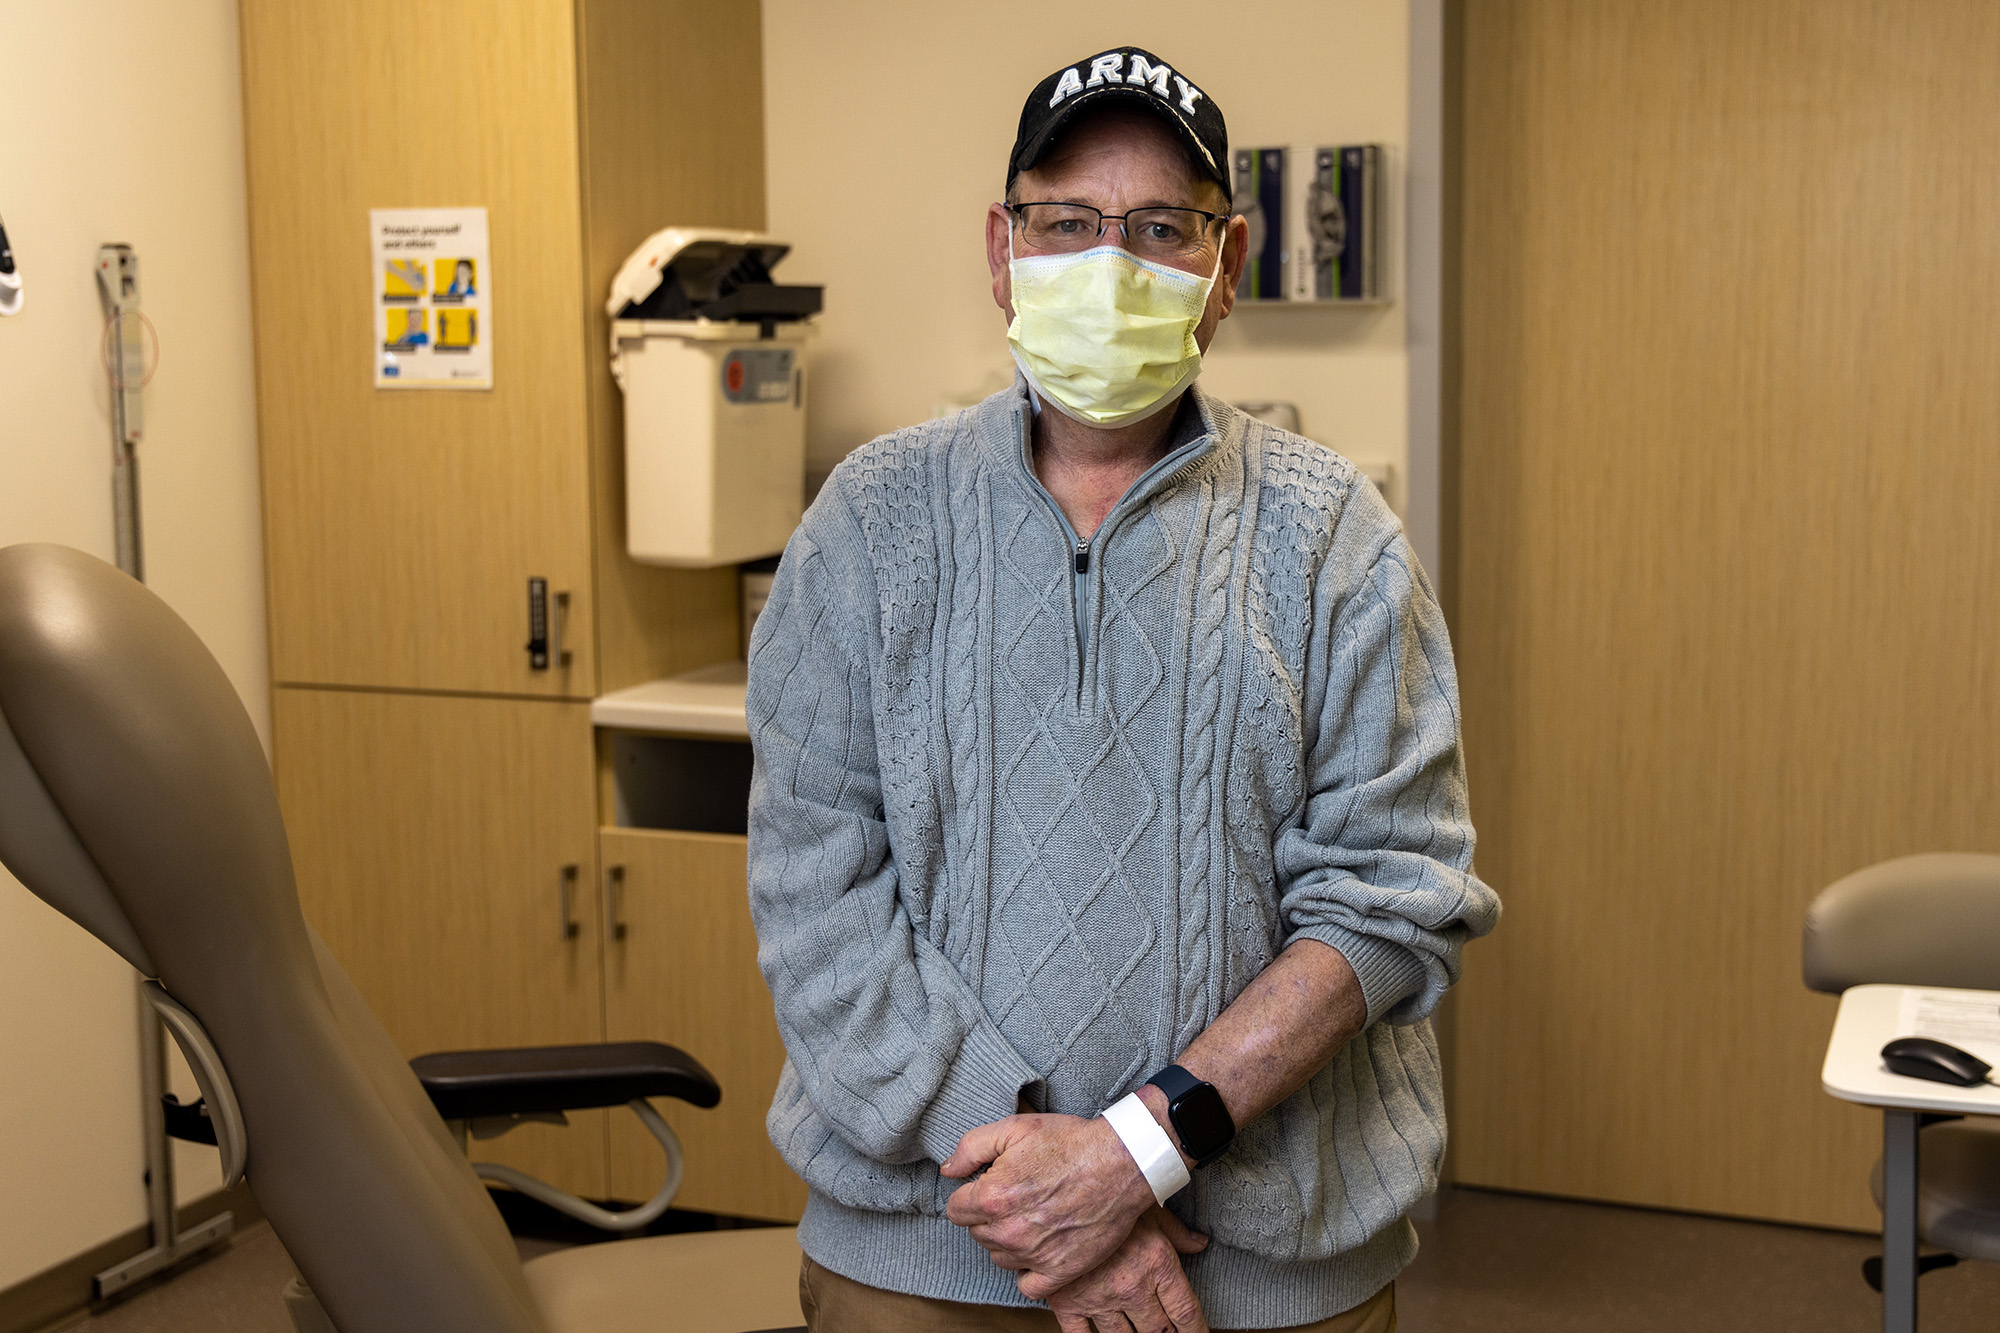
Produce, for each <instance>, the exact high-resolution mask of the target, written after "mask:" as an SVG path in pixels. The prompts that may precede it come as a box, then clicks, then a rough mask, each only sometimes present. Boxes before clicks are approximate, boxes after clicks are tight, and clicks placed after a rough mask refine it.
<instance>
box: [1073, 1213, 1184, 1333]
mask: <svg viewBox="0 0 2000 1333" xmlns="http://www.w3.org/2000/svg"><path fill="white" fill-rule="evenodd" d="M1207 1248H1208V1237H1206V1236H1202V1235H1197V1234H1196V1233H1195V1232H1192V1231H1189V1230H1188V1229H1187V1228H1186V1227H1185V1226H1183V1225H1182V1224H1181V1220H1180V1219H1179V1218H1178V1217H1175V1216H1174V1215H1173V1214H1172V1213H1170V1212H1168V1211H1167V1210H1166V1209H1164V1208H1160V1207H1157V1206H1156V1207H1153V1208H1150V1209H1148V1210H1147V1211H1146V1212H1145V1213H1144V1214H1142V1215H1141V1216H1140V1218H1139V1221H1138V1224H1137V1225H1135V1226H1134V1227H1133V1228H1132V1234H1131V1235H1130V1236H1128V1237H1126V1239H1125V1243H1124V1244H1123V1245H1120V1246H1119V1247H1118V1248H1117V1249H1116V1250H1113V1251H1112V1252H1111V1257H1110V1258H1109V1259H1106V1260H1105V1261H1104V1262H1103V1263H1101V1264H1099V1265H1098V1266H1097V1267H1096V1268H1093V1269H1092V1270H1090V1271H1089V1272H1088V1273H1085V1274H1084V1275H1083V1276H1082V1277H1080V1278H1078V1279H1077V1280H1076V1281H1074V1282H1072V1283H1070V1284H1069V1285H1068V1286H1066V1287H1063V1288H1061V1289H1059V1290H1057V1291H1053V1292H1051V1293H1049V1295H1048V1298H1047V1300H1048V1306H1049V1310H1050V1311H1051V1312H1052V1313H1053V1314H1054V1315H1055V1317H1056V1322H1057V1323H1058V1324H1060V1325H1062V1330H1063V1333H1128V1330H1129V1331H1130V1333H1208V1320H1207V1319H1206V1318H1204V1317H1203V1315H1202V1312H1201V1302H1200V1301H1198V1300H1196V1299H1195V1295H1194V1288H1193V1287H1191V1286H1189V1285H1188V1280H1187V1274H1186V1273H1185V1272H1184V1271H1183V1270H1182V1269H1181V1258H1180V1257H1181V1255H1183V1254H1200V1253H1201V1252H1202V1251H1203V1250H1205V1249H1207Z"/></svg>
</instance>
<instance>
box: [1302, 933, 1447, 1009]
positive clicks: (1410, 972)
mask: <svg viewBox="0 0 2000 1333" xmlns="http://www.w3.org/2000/svg"><path fill="white" fill-rule="evenodd" d="M1292 939H1294V940H1297V939H1308V940H1318V941H1319V942H1320V943H1321V944H1324V945H1326V946H1327V947H1329V948H1332V949H1338V950H1339V951H1340V954H1341V956H1342V957H1344V958H1345V959H1347V965H1348V966H1349V967H1351V968H1353V969H1354V976H1355V979H1356V980H1358V981H1359V982H1360V983H1361V998H1362V999H1363V1000H1364V1001H1366V1002H1367V1005H1368V1021H1369V1023H1371V1024H1373V1023H1378V1022H1380V1021H1381V1020H1382V1018H1383V1017H1384V1016H1385V1015H1387V1014H1388V1013H1389V1011H1390V1010H1392V1009H1394V1008H1395V1007H1396V1006H1397V1005H1399V1004H1401V1003H1402V1002H1403V1001H1405V1000H1407V999H1409V998H1410V997H1411V996H1412V995H1415V994H1417V993H1418V992H1420V991H1421V990H1423V989H1424V983H1425V982H1426V981H1427V980H1428V977H1427V975H1426V973H1425V971H1424V964H1423V960H1422V959H1421V958H1419V957H1418V956H1417V954H1416V952H1415V951H1414V950H1411V949H1407V948H1405V947H1404V946H1402V945H1400V944H1397V943H1396V942H1395V941H1394V940H1385V939H1383V938H1382V937H1381V936H1379V935H1363V934H1360V933H1359V932H1357V931H1352V930H1349V929H1348V928H1347V927H1345V926H1338V925H1335V924H1333V923H1332V922H1330V921H1329V922H1322V923H1321V924H1319V925H1313V926H1302V927H1300V928H1299V929H1298V930H1296V931H1294V932H1293V933H1292ZM1290 942H1291V941H1289V940H1288V941H1286V943H1288V944H1289V943H1290Z"/></svg>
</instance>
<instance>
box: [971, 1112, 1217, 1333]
mask: <svg viewBox="0 0 2000 1333" xmlns="http://www.w3.org/2000/svg"><path fill="white" fill-rule="evenodd" d="M982 1167H983V1168H985V1170H984V1173H983V1174H981V1175H980V1176H979V1178H978V1179H976V1180H974V1181H972V1182H971V1183H969V1184H967V1185H964V1186H961V1187H960V1188H959V1189H958V1191H957V1192H956V1193H954V1194H953V1195H952V1196H951V1199H950V1200H949V1202H947V1203H946V1205H945V1216H946V1217H947V1218H949V1219H950V1220H951V1221H952V1222H954V1223H956V1224H958V1225H959V1226H962V1227H965V1228H966V1229H967V1230H968V1231H969V1232H970V1233H971V1235H972V1238H973V1239H974V1240H976V1241H978V1242H979V1244H980V1245H981V1246H983V1247H984V1248H985V1249H986V1251H987V1253H988V1254H990V1255H991V1256H992V1258H993V1262H994V1263H996V1264H998V1265H999V1266H1000V1267H1002V1268H1004V1269H1007V1270H1008V1271H1009V1272H1013V1273H1018V1274H1019V1275H1020V1276H1019V1277H1018V1278H1016V1279H1015V1285H1016V1286H1018V1287H1019V1288H1020V1290H1021V1294H1022V1295H1024V1296H1026V1297H1028V1298H1029V1299H1030V1300H1039V1301H1046V1302H1047V1303H1048V1306H1049V1309H1050V1310H1051V1311H1053V1312H1054V1313H1055V1315H1056V1318H1057V1320H1058V1322H1059V1323H1060V1324H1061V1325H1062V1327H1063V1329H1064V1330H1065V1333H1089V1330H1090V1329H1091V1327H1092V1325H1093V1322H1095V1323H1096V1326H1097V1327H1099V1328H1120V1329H1122V1328H1124V1327H1125V1325H1124V1324H1123V1323H1122V1322H1116V1321H1117V1320H1119V1319H1120V1317H1122V1318H1123V1319H1126V1320H1130V1322H1131V1326H1132V1327H1133V1328H1135V1329H1138V1330H1140V1333H1154V1331H1155V1330H1169V1329H1172V1330H1183V1331H1185V1330H1194V1331H1196V1333H1206V1330H1207V1324H1206V1323H1204V1322H1203V1321H1202V1316H1201V1306H1200V1304H1199V1303H1198V1302H1197V1301H1196V1300H1195V1297H1194V1292H1193V1289H1192V1288H1191V1287H1189V1285H1188V1281H1187V1276H1186V1274H1185V1273H1183V1272H1182V1270H1181V1264H1180V1257H1179V1256H1180V1255H1182V1254H1195V1253H1198V1252H1200V1251H1201V1250H1202V1249H1203V1248H1205V1247H1206V1246H1207V1244H1208V1241H1207V1238H1206V1237H1202V1236H1197V1235H1195V1234H1194V1233H1193V1232H1190V1231H1189V1230H1187V1228H1186V1227H1184V1226H1182V1225H1181V1223H1180V1221H1179V1220H1178V1219H1177V1218H1175V1217H1174V1216H1173V1214H1171V1213H1169V1212H1167V1211H1166V1210H1165V1209H1163V1208H1161V1207H1159V1206H1158V1205H1157V1204H1156V1203H1155V1202H1154V1200H1153V1191H1152V1188H1151V1187H1150V1186H1148V1185H1147V1183H1146V1178H1145V1177H1144V1176H1143V1175H1141V1174H1140V1173H1139V1169H1138V1167H1137V1165H1135V1164H1134V1163H1133V1161H1132V1156H1131V1154H1130V1153H1128V1152H1127V1151H1126V1150H1125V1145H1124V1144H1123V1143H1121V1142H1120V1141H1119V1139H1118V1136H1117V1134H1116V1133H1115V1132H1114V1131H1113V1130H1112V1129H1111V1127H1110V1125H1108V1124H1106V1123H1105V1122H1104V1121H1103V1120H1101V1119H1091V1120H1085V1119H1081V1118H1079V1117H1077V1116H1066V1115H1015V1116H1009V1117H1007V1118H1006V1119H1005V1120H998V1121H995V1122H994V1123H993V1124H990V1125H982V1126H980V1127H979V1128H977V1129H975V1130H972V1131H971V1132H970V1133H968V1134H967V1135H966V1136H965V1137H964V1138H963V1139H961V1140H960V1141H959V1144H958V1148H957V1150H956V1151H954V1152H953V1153H952V1155H951V1156H950V1157H949V1158H948V1159H946V1161H945V1163H944V1165H943V1167H942V1168H941V1169H942V1171H943V1173H944V1174H945V1175H946V1176H948V1177H951V1178H953V1179H962V1178H964V1177H967V1176H970V1175H972V1174H973V1173H974V1172H977V1171H980V1169H981V1168H982Z"/></svg>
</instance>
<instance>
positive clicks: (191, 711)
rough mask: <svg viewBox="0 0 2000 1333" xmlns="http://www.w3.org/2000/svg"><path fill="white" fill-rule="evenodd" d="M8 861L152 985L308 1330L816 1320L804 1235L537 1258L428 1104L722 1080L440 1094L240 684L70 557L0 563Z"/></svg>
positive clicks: (602, 1071)
mask: <svg viewBox="0 0 2000 1333" xmlns="http://www.w3.org/2000/svg"><path fill="white" fill-rule="evenodd" d="M0 862H4V864H5V865H6V866H7V868H8V869H9V870H11V871H12V872H13V873H14V875H15V876H16V877H17V878H18V879H19V880H20V881H21V882H22V883H23V884H25V885H26V886H27V887H28V888H29V889H30V890H31V891H32V892H34V893H35V894H36V895H37V896H39V897H40V898H42V899H43V900H44V901H46V902H47V903H49V904H50V905H51V906H53V907H54V908H55V909H56V910H58V911H60V912H62V913H63V914H64V915H65V916H68V917H69V918H70V919H71V920H73V921H75V922H76V923H77V924H78V925H80V926H82V927H83V928H84V929H85V930H87V931H89V932H90V933H91V934H92V935H94V936H96V937H97V938H98V939H99V940H101V941H102V942H103V943H105V944H106V945H108V946H110V947H111V948H112V949H113V950H115V951H116V952H117V953H118V954H119V955H120V956H121V957H123V958H124V959H125V960H126V961H127V962H129V963H131V964H132V966H133V967H134V968H136V969H138V971H139V973H140V974H141V975H142V976H143V977H145V978H147V979H148V980H147V993H148V995H149V996H150V997H151V998H152V1000H153V1002H154V1005H155V1007H156V1008H158V1009H159V1010H160V1012H161V1015H162V1017H163V1018H164V1019H165V1021H166V1023H167V1026H168V1029H169V1030H170V1031H171V1032H173V1034H174V1036H175V1039H176V1040H177V1041H178V1042H179V1044H180V1046H181V1048H182V1050H183V1051H184V1052H185V1053H186V1054H187V1055H188V1058H189V1063H190V1065H191V1066H193V1068H194V1070H195V1074H196V1077H197V1080H198V1082H199V1083H200V1084H201V1088H202V1094H203V1098H202V1108H203V1112H204V1113H205V1114H204V1118H205V1119H206V1120H207V1121H208V1123H209V1125H210V1126H211V1127H212V1132H213V1134H214V1136H215V1138H216V1141H217V1146H218V1148H219V1149H220V1150H221V1152H222V1155H223V1169H224V1174H225V1176H228V1177H230V1178H232V1180H233V1179H234V1178H235V1177H238V1176H240V1177H241V1178H243V1179H245V1180H246V1181H247V1182H248V1184H249V1187H250V1190H251V1192H252V1193H253V1194H254V1195H255V1196H256V1199H257V1202H258V1205H259V1207H260V1208H261V1209H262V1210H263V1212H264V1215H265V1216H266V1217H267V1218H268V1219H269V1220H270V1222H271V1226H272V1228H273V1230H275V1231H276V1233H277V1235H278V1238H279V1239H280V1240H281V1241H282V1242H283V1243H284V1246H285V1248H286V1250H287V1251H289V1252H290V1254H291V1256H292V1258H293V1260H294V1261H295V1262H296V1263H297V1264H298V1267H299V1271H300V1273H301V1276H302V1281H301V1282H297V1283H294V1284H293V1286H292V1288H291V1289H289V1290H287V1292H286V1293H285V1300H286V1303H287V1306H288V1308H289V1309H290V1312H291V1314H292V1318H293V1322H294V1324H295V1325H296V1326H297V1328H298V1329H299V1330H300V1333H419V1331H421V1333H583V1331H584V1330H589V1331H590V1333H750V1331H752V1330H771V1329H781V1328H797V1327H798V1326H799V1325H800V1324H801V1323H802V1320H801V1318H800V1313H799V1303H798V1295H797V1277H798V1265H799V1250H798V1241H797V1236H796V1233H795V1232H793V1231H792V1230H791V1229H789V1228H761V1229H751V1230H737V1231H715V1232H704V1233H697V1234H692V1235H680V1236H660V1237H647V1238H643V1239H635V1240H619V1241H610V1242H606V1243H602V1244H597V1245H584V1246H578V1247H575V1248H572V1249H567V1250H560V1251H557V1252H555V1253H552V1254H548V1255H543V1256H541V1257H538V1258H536V1259H534V1260H532V1261H530V1262H529V1263H527V1264H523V1263H522V1262H521V1261H520V1259H519V1257H518V1255H517V1253H516V1250H515V1246H514V1242H513V1238H512V1237H511V1236H510V1235H509V1234H508V1232H507V1229H506V1226H505V1225H504V1223H503V1222H502V1220H501V1218H500V1214H499V1211H498V1209H496V1208H495V1207H494V1205H493V1202H492V1200H491V1199H490V1198H489V1197H488V1195H487V1192H486V1189H485V1187H484V1186H483V1185H482V1184H481V1183H480V1180H479V1178H478V1177H477V1176H475V1174H474V1171H473V1168H472V1166H471V1165H469V1164H468V1163H467V1161H466V1160H465V1158H464V1156H463V1155H462V1153H461V1151H460V1149H459V1146H458V1143H457V1141H456V1140H455V1139H454V1137H453V1135H452V1133H451V1131H450V1130H449V1129H448V1128H447V1126H446V1123H445V1119H444V1118H443V1117H442V1116H440V1114H439V1110H438V1102H437V1101H434V1100H433V1099H434V1097H436V1098H438V1099H439V1100H440V1101H443V1102H445V1104H446V1108H447V1110H450V1111H454V1112H457V1113H462V1114H456V1115H454V1118H465V1119H470V1118H480V1117H486V1116H507V1115H517V1114H523V1113H531V1112H553V1111H560V1110H563V1109H578V1108H580V1107H583V1106H603V1105H614V1104H619V1103H622V1102H640V1103H643V1101H644V1099H645V1098H647V1097H650V1096H658V1095H666V1096H680V1097H684V1098H686V1099H688V1100H692V1101H695V1102H696V1103H697V1104H704V1103H705V1104H709V1105H712V1104H713V1096H712V1093H713V1083H712V1081H706V1080H707V1079H708V1076H707V1074H706V1071H704V1070H702V1069H701V1067H700V1065H699V1064H697V1063H695V1062H694V1061H693V1060H692V1059H691V1058H689V1057H686V1056H684V1055H682V1054H681V1053H680V1052H677V1051H673V1050H672V1048H670V1047H656V1046H653V1045H652V1044H651V1043H640V1044H628V1045H627V1046H625V1047H615V1048H592V1047H575V1048H554V1049H551V1050H541V1051H533V1052H513V1053H501V1054H492V1055H482V1054H480V1053H457V1054H456V1055H454V1056H451V1057H449V1058H446V1059H444V1060H443V1061H442V1062H433V1063H432V1065H431V1069H430V1071H429V1072H430V1081H431V1091H429V1092H427V1091H426V1088H425V1085H424V1084H422V1083H420V1082H419V1081H418V1078H417V1077H416V1075H415V1074H413V1073H412V1071H411V1067H410V1065H409V1064H407V1063H405V1061H404V1060H403V1058H402V1056H401V1055H400V1054H399V1053H398V1051H397V1050H396V1048H395V1046H394V1044H393V1043H392V1042H391V1040H390V1038H389V1036H388V1033H387V1032H386V1031H384V1030H383V1028H382V1026H381V1024H380V1023H379V1022H377V1021H376V1019H375V1017H374V1015H373V1014H372V1013H370V1012H369V1010H368V1007H367V1005H366V1003H365V1002H364V1001H363V1000H362V998H361V996H360V994H359V993H358V992H357V991H356V990H355V988H354V986H353V984H352V983H351V982H350V981H349V980H348V978H347V976H346V974H345V973H344V972H342V970H341V968H340V965H339V964H338V963H337V962H336V961H335V960H334V958H333V956H332V955H331V954H330V953H329V952H328V951H327V949H326V947H325V945H324V944H323V943H321V941H320V940H319V939H318V937H317V936H315V935H314V934H313V932H312V930H311V929H310V928H309V927H308V926H307V925H306V922H305V919H304V916H303V915H302V914H301V912H300V908H299V901H298V894H297V890H296V888H295V886H294V882H293V877H292V864H291V856H290V852H289V850H288V848H287V845H286V840H285V829H284V823H283V821H282V819H281V818H280V816H279V811H278V800H277V793H276V791H275V790H274V788H273V786H272V782H271V775H270V770H269V767H268V766H267V765H266V763H265V760H264V752H263V749H262V747H261V745H260V744H259V742H258V739H257V734H256V731H255V729H254V728H253V727H252V725H251V722H250V719H249V717H248V716H247V715H246V714H245V712H244V710H243V706H242V704H241V703H240V701H239V700H238V699H237V697H236V693H235V690H234V688H233V687H232V686H231V685H230V683H229V681H228V679H227V677H225V676H224V674H223V672H222V669H221V667H220V666H218V665H217V664H216V662H215V659H214V658H213V657H211V656H210V655H209V653H208V651H207V649H206V648H204V647H203V646H202V643H201V641H200V640H199V639H198V638H196V636H195V634H194V632H193V631H192V630H190V629H189V628H188V627H187V625H186V624H184V623H183V622H182V621H181V620H180V619H179V617H177V616H176V615H175V614H174V613H173V612H172V611H171V610H170V609H168V607H167V605H166V604H165V603H164V602H162V601H161V600H160V599H159V598H158V597H156V596H154V595H153V594H152V593H151V592H149V591H148V590H147V589H146V588H145V587H143V586H142V585H140V584H139V583H137V582H135V581H133V580H132V579H130V578H128V577H126V576H125V575H124V574H122V573H120V572H119V571H118V570H116V569H114V568H113V567H112V566H110V565H107V564H105V563H103V562H102V561H99V560H97V559H94V558H93V557H91V556H88V555H85V554H83V553H82V552H79V551H74V550H70V549H68V548H66V547H60V546H50V545H22V546H13V547H8V548H6V549H4V550H0ZM642 1048H649V1049H642ZM705 1081H706V1082H705ZM454 1097H455V1098H457V1101H456V1102H453V1101H452V1100H451V1099H452V1098H454ZM273 1299H274V1300H275V1299H277V1293H275V1292H274V1293H273Z"/></svg>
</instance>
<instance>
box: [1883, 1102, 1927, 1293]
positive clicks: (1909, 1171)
mask: <svg viewBox="0 0 2000 1333" xmlns="http://www.w3.org/2000/svg"><path fill="white" fill-rule="evenodd" d="M1920 1124H1921V1120H1920V1113H1919V1112H1916V1111H1901V1110H1892V1109H1885V1110H1884V1111H1883V1112H1882V1331H1883V1333H1917V1131H1918V1128H1919V1126H1920Z"/></svg>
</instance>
